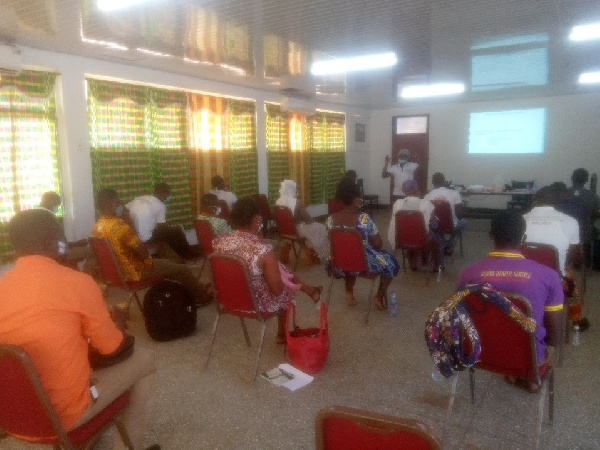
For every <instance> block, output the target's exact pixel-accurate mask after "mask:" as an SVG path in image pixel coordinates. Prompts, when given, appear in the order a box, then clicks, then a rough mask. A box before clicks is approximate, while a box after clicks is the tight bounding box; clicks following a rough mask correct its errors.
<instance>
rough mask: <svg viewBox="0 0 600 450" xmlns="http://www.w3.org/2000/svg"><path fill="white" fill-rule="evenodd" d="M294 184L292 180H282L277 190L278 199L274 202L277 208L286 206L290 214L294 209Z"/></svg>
mask: <svg viewBox="0 0 600 450" xmlns="http://www.w3.org/2000/svg"><path fill="white" fill-rule="evenodd" d="M296 193H297V189H296V182H295V181H293V180H283V181H282V182H281V188H280V189H279V198H278V199H277V201H276V202H275V204H276V205H279V206H287V207H288V208H290V209H291V210H292V214H293V213H294V210H295V209H296V201H297V199H296Z"/></svg>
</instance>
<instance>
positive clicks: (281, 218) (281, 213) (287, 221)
mask: <svg viewBox="0 0 600 450" xmlns="http://www.w3.org/2000/svg"><path fill="white" fill-rule="evenodd" d="M273 211H274V212H275V222H277V229H278V230H279V234H280V235H281V236H284V237H291V238H296V239H297V238H298V237H299V236H298V231H297V230H296V224H295V223H294V214H293V213H292V210H291V209H290V208H288V207H287V206H278V205H275V208H273Z"/></svg>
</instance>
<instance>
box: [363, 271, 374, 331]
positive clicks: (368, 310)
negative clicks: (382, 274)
mask: <svg viewBox="0 0 600 450" xmlns="http://www.w3.org/2000/svg"><path fill="white" fill-rule="evenodd" d="M375 280H376V278H373V281H372V282H371V289H370V290H369V298H368V299H367V301H368V302H369V307H368V308H367V315H366V316H365V325H368V324H369V315H370V314H371V308H372V307H373V288H374V287H375Z"/></svg>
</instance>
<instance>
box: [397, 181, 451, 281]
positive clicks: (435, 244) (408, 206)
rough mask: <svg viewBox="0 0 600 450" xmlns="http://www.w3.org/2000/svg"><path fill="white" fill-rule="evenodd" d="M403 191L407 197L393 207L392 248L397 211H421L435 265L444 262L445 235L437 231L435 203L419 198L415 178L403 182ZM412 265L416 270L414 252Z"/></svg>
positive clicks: (410, 257)
mask: <svg viewBox="0 0 600 450" xmlns="http://www.w3.org/2000/svg"><path fill="white" fill-rule="evenodd" d="M402 191H403V192H405V193H406V197H404V198H401V199H398V200H396V202H395V203H394V206H393V208H392V219H391V220H390V226H389V228H388V241H389V242H390V245H391V246H392V248H394V249H395V248H396V213H397V212H398V211H420V212H421V213H422V214H423V220H424V221H425V230H426V232H427V239H428V241H429V244H430V246H431V248H432V250H433V258H434V261H433V262H434V265H435V266H436V267H437V265H438V264H443V262H442V260H441V249H442V248H443V236H440V235H439V234H438V233H436V231H435V229H436V228H437V218H436V217H435V216H434V215H433V210H434V205H433V203H431V202H430V201H429V200H425V199H421V198H419V195H420V192H419V185H418V184H417V182H416V181H415V180H407V181H405V182H404V183H403V184H402ZM409 260H410V266H411V268H412V269H413V270H416V267H417V262H416V255H415V254H414V252H412V253H411V252H409Z"/></svg>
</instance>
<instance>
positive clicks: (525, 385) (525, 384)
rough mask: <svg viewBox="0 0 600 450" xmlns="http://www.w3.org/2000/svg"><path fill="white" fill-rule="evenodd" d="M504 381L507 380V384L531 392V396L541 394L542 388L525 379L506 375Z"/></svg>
mask: <svg viewBox="0 0 600 450" xmlns="http://www.w3.org/2000/svg"><path fill="white" fill-rule="evenodd" d="M504 379H505V380H506V382H507V383H510V384H514V385H515V386H518V387H520V388H522V389H525V390H526V391H527V392H529V393H531V394H537V393H538V392H540V388H541V386H538V385H537V384H535V383H534V382H533V381H532V380H525V379H523V378H515V377H510V376H508V375H506V376H505V377H504Z"/></svg>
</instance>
